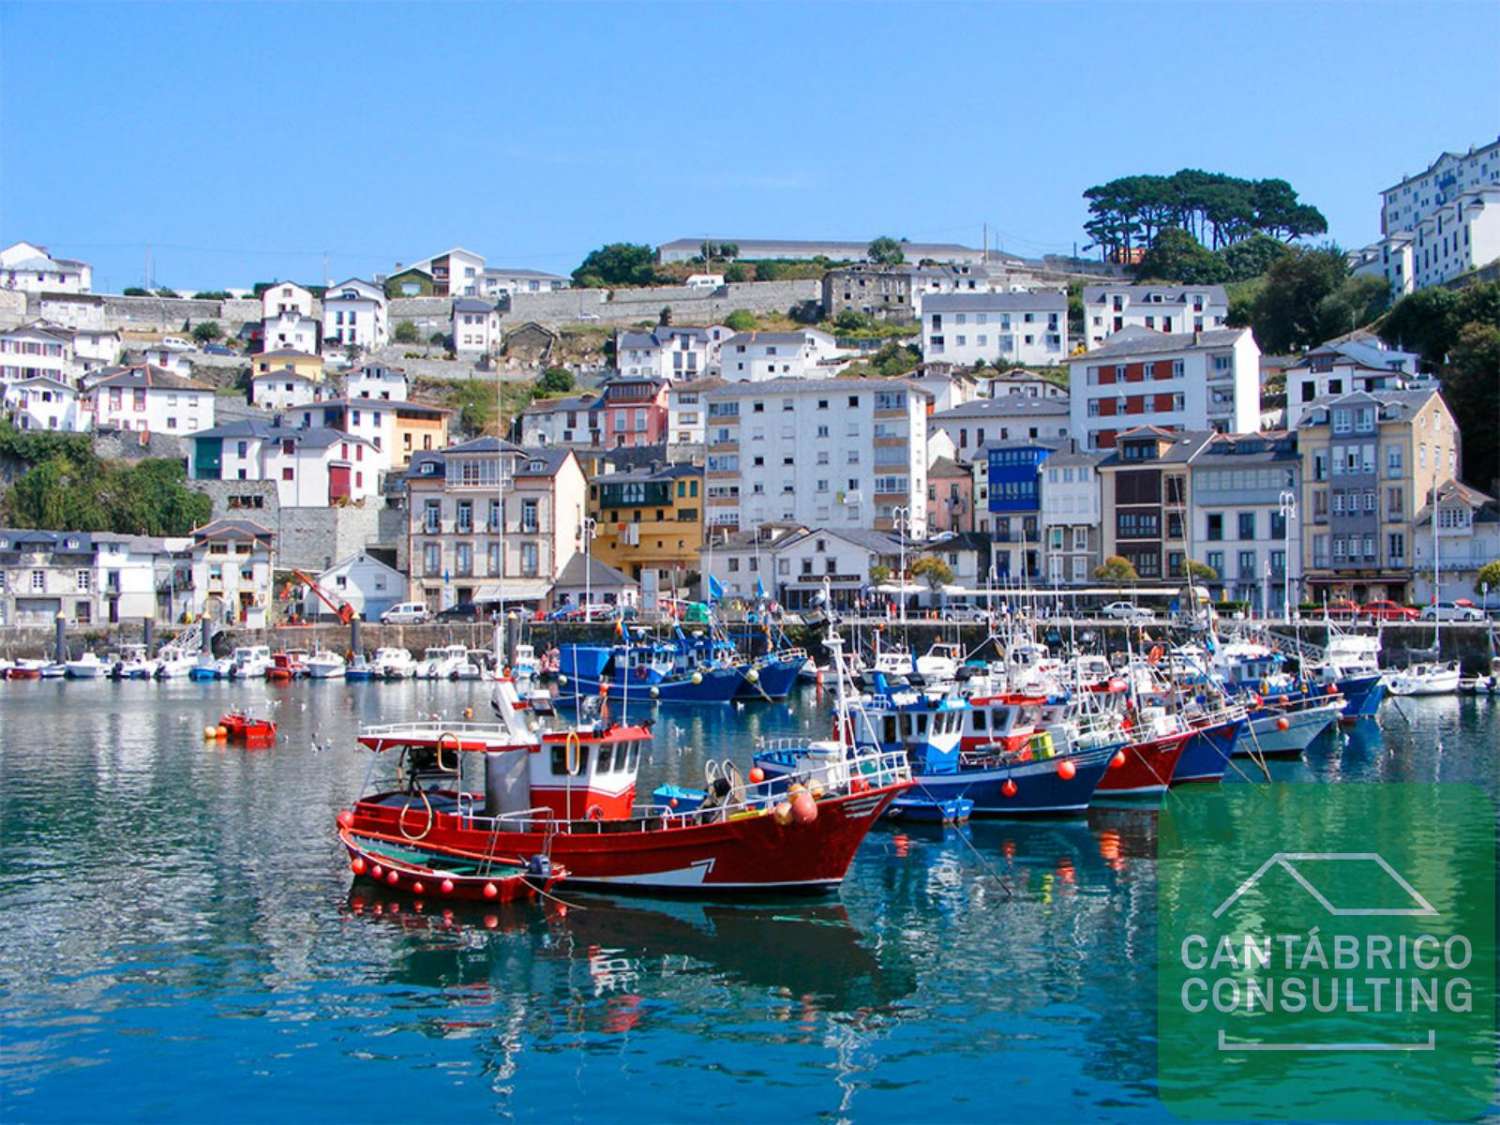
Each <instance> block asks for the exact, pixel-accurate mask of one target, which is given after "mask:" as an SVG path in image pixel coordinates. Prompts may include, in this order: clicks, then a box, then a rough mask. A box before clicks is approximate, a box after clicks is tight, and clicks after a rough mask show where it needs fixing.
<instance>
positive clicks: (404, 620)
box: [380, 602, 432, 625]
mask: <svg viewBox="0 0 1500 1125" xmlns="http://www.w3.org/2000/svg"><path fill="white" fill-rule="evenodd" d="M431 618H432V614H431V612H429V611H428V609H427V607H426V606H425V605H423V604H422V603H421V602H401V603H400V604H399V605H393V606H391V608H390V609H388V610H386V611H385V612H384V613H382V614H381V615H380V622H381V624H382V625H420V624H422V622H424V621H429V620H431Z"/></svg>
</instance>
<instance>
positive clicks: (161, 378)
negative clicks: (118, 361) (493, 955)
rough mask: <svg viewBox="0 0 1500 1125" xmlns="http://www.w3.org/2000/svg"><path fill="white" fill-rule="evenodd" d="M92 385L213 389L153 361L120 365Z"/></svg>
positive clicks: (133, 387)
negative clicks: (130, 365) (112, 372)
mask: <svg viewBox="0 0 1500 1125" xmlns="http://www.w3.org/2000/svg"><path fill="white" fill-rule="evenodd" d="M93 387H94V389H96V390H97V389H98V388H100V387H129V388H131V389H135V388H138V387H144V388H148V389H157V390H165V391H208V392H212V391H213V388H212V387H210V386H207V385H206V384H204V383H199V382H196V381H194V380H192V379H189V378H187V377H186V376H185V375H178V374H176V373H175V372H172V371H168V370H166V369H165V368H162V367H157V366H156V365H155V364H154V363H139V364H136V365H135V366H133V367H122V368H120V369H119V370H117V371H116V372H115V373H114V374H112V375H107V376H105V377H104V378H103V379H100V380H99V381H98V382H96V383H95V384H94V385H93Z"/></svg>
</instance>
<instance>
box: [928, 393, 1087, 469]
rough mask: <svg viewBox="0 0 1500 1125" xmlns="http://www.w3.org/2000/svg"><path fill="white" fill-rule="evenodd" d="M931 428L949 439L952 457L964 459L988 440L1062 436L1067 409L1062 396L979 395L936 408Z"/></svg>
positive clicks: (1065, 432)
mask: <svg viewBox="0 0 1500 1125" xmlns="http://www.w3.org/2000/svg"><path fill="white" fill-rule="evenodd" d="M929 425H930V427H931V429H933V430H935V431H940V432H942V433H945V434H947V435H948V437H949V438H951V439H952V440H953V448H954V450H955V454H954V455H955V456H956V457H958V458H959V459H960V460H967V459H969V458H971V457H975V456H977V453H976V451H977V450H978V449H980V448H981V447H983V446H985V445H987V444H989V443H990V442H1002V441H1020V440H1031V439H1040V440H1043V441H1050V440H1053V439H1058V438H1061V439H1066V438H1067V437H1068V436H1069V408H1068V400H1067V399H1066V398H1031V397H1029V396H1021V395H1005V396H1002V397H1000V398H981V399H975V400H974V401H972V402H966V403H964V404H963V405H962V406H955V407H952V408H951V409H948V410H939V411H936V412H935V413H934V414H933V415H932V417H931V418H930V419H929Z"/></svg>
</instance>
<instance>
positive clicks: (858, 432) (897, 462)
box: [703, 353, 929, 535]
mask: <svg viewBox="0 0 1500 1125" xmlns="http://www.w3.org/2000/svg"><path fill="white" fill-rule="evenodd" d="M727 356H728V353H726V357H727ZM728 362H729V361H728V359H727V358H726V365H727V363H728ZM703 397H704V400H705V402H706V403H707V417H706V423H705V427H706V433H705V437H704V440H705V442H706V444H707V464H706V477H707V481H706V487H707V504H706V515H707V521H706V525H707V526H708V527H730V528H751V527H758V526H760V525H761V524H764V523H770V522H784V521H797V522H799V523H803V524H806V525H808V526H812V527H836V528H866V529H868V528H877V529H889V528H891V527H892V526H893V525H895V524H897V523H905V524H907V525H908V526H909V529H910V532H911V534H914V535H922V534H924V533H925V530H926V526H927V406H928V402H929V398H928V395H927V393H926V392H925V391H923V390H922V389H921V388H919V387H917V386H916V385H914V384H913V383H911V382H909V381H908V380H904V379H806V378H790V377H789V378H778V379H772V380H766V381H764V382H726V383H725V384H724V385H723V386H720V387H717V388H715V389H713V390H711V391H708V392H706V393H705V394H704V396H703Z"/></svg>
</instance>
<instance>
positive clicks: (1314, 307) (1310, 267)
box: [1250, 246, 1349, 354]
mask: <svg viewBox="0 0 1500 1125" xmlns="http://www.w3.org/2000/svg"><path fill="white" fill-rule="evenodd" d="M1348 276H1349V264H1348V262H1346V261H1345V260H1344V254H1343V251H1341V250H1340V249H1339V248H1338V247H1336V246H1320V247H1318V248H1317V249H1306V248H1301V247H1299V248H1296V249H1294V250H1292V252H1291V253H1289V254H1288V255H1287V256H1286V257H1284V258H1282V259H1280V260H1279V261H1277V262H1275V263H1274V264H1273V265H1272V266H1271V268H1270V269H1269V270H1267V271H1266V275H1265V284H1264V287H1263V288H1262V289H1261V290H1260V292H1259V294H1258V295H1257V296H1256V299H1255V307H1254V308H1253V309H1252V310H1251V313H1250V324H1251V327H1252V328H1253V329H1254V330H1255V341H1256V343H1257V344H1259V345H1260V350H1261V351H1262V352H1269V353H1271V354H1281V353H1285V352H1290V351H1292V350H1294V349H1296V348H1305V347H1311V346H1312V345H1313V344H1317V343H1320V342H1321V341H1322V340H1323V339H1324V338H1325V337H1324V336H1323V335H1322V327H1323V325H1322V322H1321V320H1320V318H1319V315H1318V309H1319V306H1320V305H1321V304H1322V302H1323V299H1324V298H1325V297H1327V296H1329V295H1330V294H1332V293H1335V292H1337V290H1338V289H1339V287H1340V286H1341V285H1343V283H1344V280H1345V279H1346V278H1347V277H1348ZM1345 331H1347V329H1346V330H1345Z"/></svg>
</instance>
